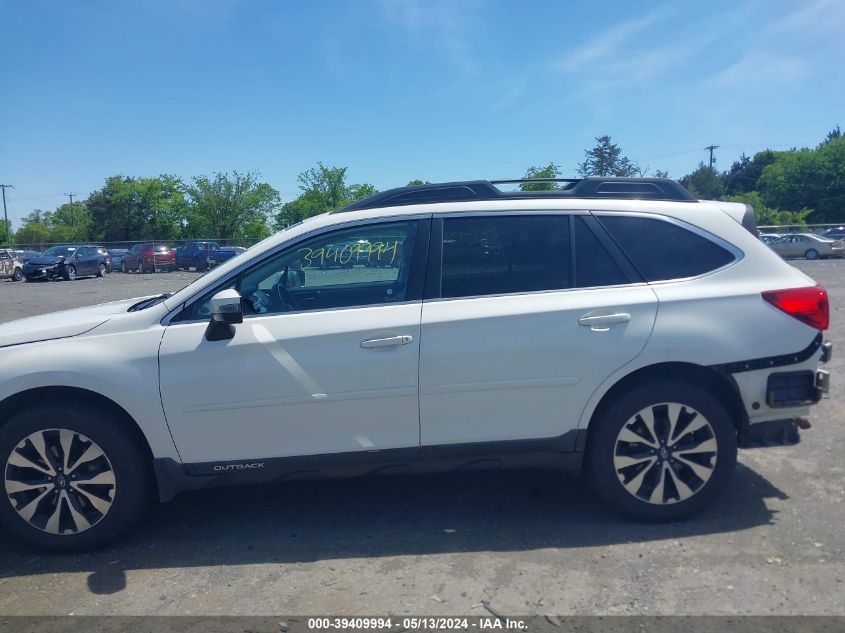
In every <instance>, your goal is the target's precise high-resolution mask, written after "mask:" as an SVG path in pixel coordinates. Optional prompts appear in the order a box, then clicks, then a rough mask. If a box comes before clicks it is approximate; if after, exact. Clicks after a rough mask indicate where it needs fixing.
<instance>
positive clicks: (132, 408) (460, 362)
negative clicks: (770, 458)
mask: <svg viewBox="0 0 845 633" xmlns="http://www.w3.org/2000/svg"><path fill="white" fill-rule="evenodd" d="M509 182H513V181H509ZM503 184H507V182H506V181H497V182H488V181H471V182H460V183H446V184H436V185H425V186H419V187H403V188H400V189H393V190H390V191H386V192H382V193H379V194H376V195H374V196H372V197H370V198H367V199H364V200H362V201H360V202H358V203H355V204H353V205H351V206H350V207H347V208H345V209H340V210H338V211H335V212H333V213H328V214H324V215H321V216H318V217H315V218H311V219H309V220H307V221H305V222H302V223H300V224H298V225H295V226H291V227H289V228H287V229H285V230H284V231H282V232H280V233H278V234H276V235H274V236H273V237H271V238H269V239H267V240H265V241H263V242H261V243H260V244H258V245H256V246H254V247H253V248H251V249H250V250H249V251H247V252H246V253H244V254H242V255H240V256H238V257H235V258H234V259H232V260H230V261H228V262H226V263H225V264H223V265H222V266H220V267H219V268H216V269H215V270H213V271H212V272H210V273H208V274H206V275H205V276H203V277H201V278H199V279H198V280H196V281H195V282H194V283H192V284H190V285H189V286H187V287H186V288H184V289H182V290H180V291H179V292H177V293H175V294H173V295H169V294H168V295H161V296H158V297H148V298H144V299H135V300H131V301H119V302H115V303H108V304H104V305H99V306H94V307H90V308H83V309H78V310H70V311H67V312H64V313H62V315H61V316H60V317H57V316H56V315H45V316H40V317H34V318H29V319H23V320H20V321H15V322H11V323H8V324H6V325H3V326H0V466H2V468H3V480H4V481H3V485H4V488H5V495H3V498H2V499H0V523H2V525H3V526H4V527H5V528H6V529H7V530H8V531H9V532H11V533H13V534H14V535H16V536H17V537H19V538H21V539H22V540H24V541H26V542H28V543H30V544H34V545H36V546H39V547H42V548H46V549H49V550H54V551H77V550H82V549H85V548H91V547H95V546H98V545H100V544H102V543H103V542H104V541H106V540H107V539H109V538H111V537H113V536H115V535H117V534H118V533H120V532H121V531H123V530H124V529H126V528H127V527H129V526H130V525H132V524H133V523H135V522H136V521H138V520H139V518H140V517H141V514H142V512H143V510H144V508H145V506H146V505H147V503H148V502H149V501H150V500H151V499H153V498H155V497H158V498H159V499H160V500H168V499H171V498H172V497H173V496H174V495H176V494H177V493H178V492H180V491H183V490H189V489H195V488H202V487H207V486H218V485H230V484H240V483H250V482H265V481H280V480H284V479H286V478H293V477H295V478H302V477H331V476H343V475H360V474H366V473H405V472H431V471H438V470H441V471H442V470H461V469H464V468H472V469H478V468H510V467H542V468H551V469H582V468H583V469H584V470H585V471H586V473H587V474H588V476H589V479H590V480H591V481H592V483H593V484H594V487H595V489H596V491H597V493H598V494H599V495H600V496H601V498H602V499H603V500H604V501H606V502H607V503H608V504H609V505H610V506H612V507H614V508H616V509H618V510H619V511H621V512H623V513H625V514H627V515H630V516H632V517H636V518H639V519H646V520H674V519H680V518H682V517H686V516H689V515H691V514H693V513H695V512H698V511H700V510H702V509H703V508H705V507H706V506H708V505H709V504H711V503H712V502H713V501H714V500H716V499H717V498H718V496H719V494H720V493H721V492H722V491H723V490H724V489H725V486H726V485H727V483H728V481H729V480H730V478H731V474H732V471H733V470H734V466H735V463H736V454H737V447H738V446H739V447H753V446H761V445H778V444H793V443H796V442H797V441H798V439H799V436H798V430H797V428H796V427H797V425H800V424H802V423H803V419H802V416H805V415H807V412H808V408H809V406H810V405H812V404H814V403H816V402H818V400H819V399H820V397H821V396H822V394H823V393H824V392H826V391H827V389H828V374H827V372H825V371H823V370H820V369H819V364H820V363H823V362H826V361H827V359H829V358H830V353H831V349H830V345H829V344H827V343H823V341H822V331H823V330H825V329H826V328H827V326H828V301H827V295H826V293H825V290H824V289H823V288H821V287H819V286H817V285H815V283H814V282H813V281H812V280H811V279H809V278H808V277H807V276H805V275H804V274H802V273H801V272H799V271H797V270H796V269H794V268H793V267H791V266H790V265H788V264H786V263H785V262H784V261H783V260H781V258H780V257H778V256H777V255H776V254H774V253H773V252H772V251H771V250H770V249H769V248H767V247H766V246H765V245H764V244H762V243H761V242H760V241H759V240H758V239H757V237H756V228H755V226H754V221H753V212H752V211H751V209H750V208H746V207H745V205H737V204H730V203H721V202H704V201H699V200H696V199H694V198H693V197H692V196H691V195H690V194H689V192H687V191H686V190H685V189H683V188H682V187H681V186H680V185H678V183H676V182H673V181H670V180H665V179H600V178H599V179H596V178H591V179H583V180H578V181H567V182H565V183H564V184H563V185H560V187H561V188H560V189H557V190H555V191H505V190H504V189H503V188H502V187H501V185H503ZM104 359H107V361H106V362H107V364H108V371H103V365H104Z"/></svg>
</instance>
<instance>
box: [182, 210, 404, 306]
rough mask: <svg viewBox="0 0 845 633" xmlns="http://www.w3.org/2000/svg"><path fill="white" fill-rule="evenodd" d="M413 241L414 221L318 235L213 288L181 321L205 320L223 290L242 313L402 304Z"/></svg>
mask: <svg viewBox="0 0 845 633" xmlns="http://www.w3.org/2000/svg"><path fill="white" fill-rule="evenodd" d="M416 241H417V222H416V221H407V222H390V223H383V224H362V225H360V226H357V227H353V228H346V229H340V230H337V231H331V232H328V233H323V234H321V235H319V236H317V237H314V238H311V239H308V240H305V241H303V242H300V243H298V244H296V245H294V246H292V247H290V248H288V249H285V250H283V251H282V252H280V253H279V254H277V255H275V256H272V257H270V258H268V259H266V260H264V261H263V262H261V263H259V264H257V265H256V266H254V267H252V268H249V269H247V270H246V271H244V272H243V273H241V274H240V275H238V277H236V278H235V279H234V280H232V281H231V282H230V283H228V284H227V285H224V286H218V287H216V288H215V289H214V290H213V291H211V292H209V293H207V294H206V295H205V296H204V297H203V298H202V299H200V300H199V301H197V302H196V303H195V304H194V305H193V307H192V308H191V310H190V313H189V315H187V316H186V317H185V318H188V319H204V318H207V317H208V316H209V315H210V312H209V309H208V305H209V300H210V299H211V297H212V296H213V295H214V294H215V293H217V292H219V291H220V290H223V289H224V288H234V289H235V290H237V291H238V292H239V293H240V295H241V297H243V309H244V314H275V313H282V312H300V311H306V310H325V309H330V308H343V307H353V306H355V307H357V306H367V305H378V304H387V303H396V302H400V301H406V300H408V299H410V297H409V296H408V284H409V278H410V273H411V264H412V259H413V258H412V254H413V252H414V245H415V243H416Z"/></svg>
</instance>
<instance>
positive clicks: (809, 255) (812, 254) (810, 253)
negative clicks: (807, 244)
mask: <svg viewBox="0 0 845 633" xmlns="http://www.w3.org/2000/svg"><path fill="white" fill-rule="evenodd" d="M804 257H805V258H806V259H818V258H819V252H818V251H817V250H816V249H815V248H808V249H807V250H806V251H804Z"/></svg>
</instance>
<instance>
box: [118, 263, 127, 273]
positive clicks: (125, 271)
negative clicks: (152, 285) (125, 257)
mask: <svg viewBox="0 0 845 633" xmlns="http://www.w3.org/2000/svg"><path fill="white" fill-rule="evenodd" d="M120 272H122V273H128V272H129V266H127V265H126V262H125V261H122V262H120Z"/></svg>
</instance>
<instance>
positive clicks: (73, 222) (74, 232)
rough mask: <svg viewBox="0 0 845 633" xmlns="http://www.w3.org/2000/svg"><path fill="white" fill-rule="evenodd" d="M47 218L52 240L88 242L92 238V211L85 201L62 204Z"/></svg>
mask: <svg viewBox="0 0 845 633" xmlns="http://www.w3.org/2000/svg"><path fill="white" fill-rule="evenodd" d="M45 219H46V221H47V224H48V226H49V228H50V241H51V242H87V241H88V240H90V239H91V213H90V212H89V211H88V207H87V205H86V204H85V202H74V203H73V206H71V204H70V203H65V204H63V205H60V206H59V207H58V208H57V209H56V210H55V211H53V212H52V213H50V214H47V215H46V217H45Z"/></svg>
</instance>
